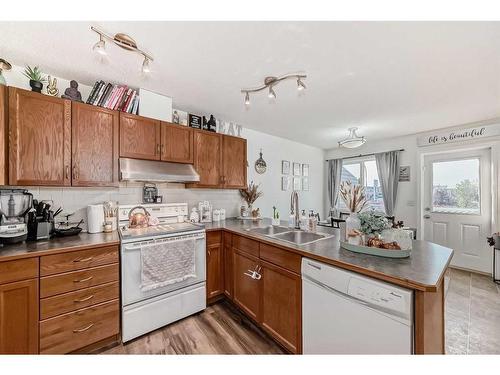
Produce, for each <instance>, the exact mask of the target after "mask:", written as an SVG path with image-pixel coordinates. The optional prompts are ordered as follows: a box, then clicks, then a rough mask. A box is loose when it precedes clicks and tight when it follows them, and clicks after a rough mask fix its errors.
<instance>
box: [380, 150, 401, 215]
mask: <svg viewBox="0 0 500 375" xmlns="http://www.w3.org/2000/svg"><path fill="white" fill-rule="evenodd" d="M375 160H376V162H377V171H378V177H379V178H380V187H381V189H382V196H383V198H384V207H385V214H386V215H387V216H394V207H395V206H396V197H397V195H398V180H399V151H389V152H381V153H379V154H375Z"/></svg>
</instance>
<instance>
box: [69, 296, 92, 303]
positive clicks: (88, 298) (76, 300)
mask: <svg viewBox="0 0 500 375" xmlns="http://www.w3.org/2000/svg"><path fill="white" fill-rule="evenodd" d="M92 298H94V295H93V294H91V295H90V296H88V297H85V298H82V299H75V300H73V302H86V301H88V300H91V299H92Z"/></svg>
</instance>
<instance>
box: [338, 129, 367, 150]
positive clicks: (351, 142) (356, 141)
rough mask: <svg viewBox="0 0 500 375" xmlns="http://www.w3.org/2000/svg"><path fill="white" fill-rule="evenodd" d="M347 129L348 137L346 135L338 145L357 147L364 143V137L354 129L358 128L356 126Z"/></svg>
mask: <svg viewBox="0 0 500 375" xmlns="http://www.w3.org/2000/svg"><path fill="white" fill-rule="evenodd" d="M348 130H349V137H347V138H345V139H343V140H341V141H340V142H339V146H340V147H344V148H357V147H359V146H362V145H363V144H365V142H366V138H365V137H360V136H358V135H357V134H356V131H357V130H358V128H349V129H348Z"/></svg>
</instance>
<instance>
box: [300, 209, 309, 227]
mask: <svg viewBox="0 0 500 375" xmlns="http://www.w3.org/2000/svg"><path fill="white" fill-rule="evenodd" d="M307 224H308V221H307V216H306V210H302V214H301V215H300V230H307Z"/></svg>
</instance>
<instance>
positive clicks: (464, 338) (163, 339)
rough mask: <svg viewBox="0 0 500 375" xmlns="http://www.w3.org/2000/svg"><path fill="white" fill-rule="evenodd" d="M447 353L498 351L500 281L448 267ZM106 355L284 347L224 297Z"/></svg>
mask: <svg viewBox="0 0 500 375" xmlns="http://www.w3.org/2000/svg"><path fill="white" fill-rule="evenodd" d="M445 298H446V307H445V311H446V312H445V319H446V353H447V354H500V286H499V285H497V284H495V283H494V282H493V281H492V280H491V277H488V276H483V275H479V274H475V273H470V272H466V271H461V270H457V269H448V271H447V272H446V275H445ZM103 353H104V354H282V353H284V351H283V349H282V348H281V347H280V346H278V345H277V344H276V343H274V341H272V340H271V339H270V338H269V336H267V335H266V334H265V333H263V332H262V331H261V330H260V329H259V328H257V327H256V326H255V325H254V324H253V323H252V322H251V321H249V320H248V319H247V318H245V317H244V316H243V315H242V314H241V313H239V312H238V311H237V310H236V308H234V307H233V306H232V305H230V304H229V303H227V302H220V303H217V304H215V305H212V306H209V307H208V308H207V309H206V310H205V311H203V312H201V313H198V314H196V315H194V316H191V317H188V318H186V319H183V320H180V321H178V322H176V323H173V324H171V325H169V326H167V327H164V328H161V329H159V330H156V331H154V332H152V333H150V334H147V335H144V336H142V337H140V338H138V339H136V340H134V341H131V342H130V343H127V344H126V345H123V344H121V345H118V346H115V347H113V348H111V349H109V350H106V351H104V352H103Z"/></svg>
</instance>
